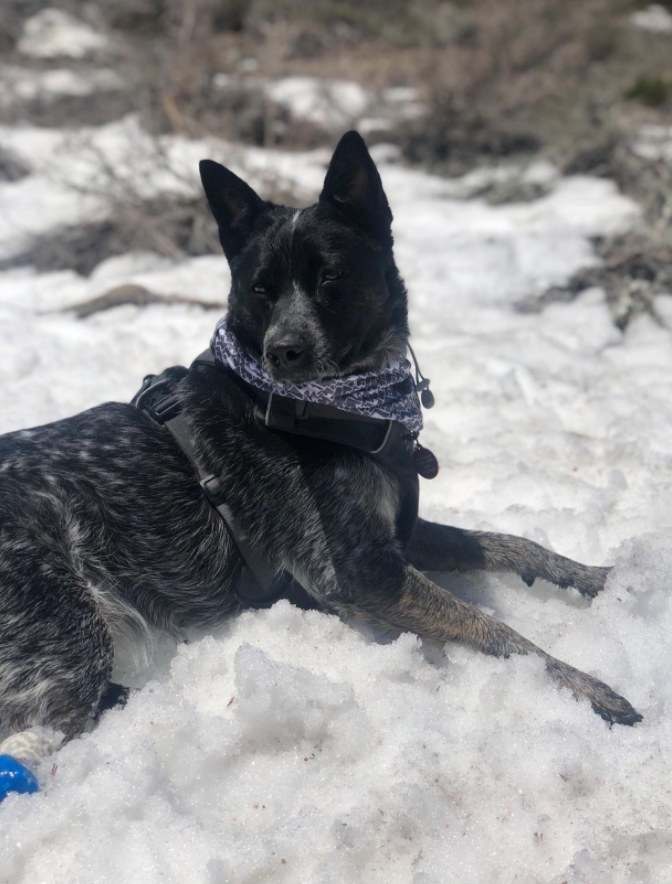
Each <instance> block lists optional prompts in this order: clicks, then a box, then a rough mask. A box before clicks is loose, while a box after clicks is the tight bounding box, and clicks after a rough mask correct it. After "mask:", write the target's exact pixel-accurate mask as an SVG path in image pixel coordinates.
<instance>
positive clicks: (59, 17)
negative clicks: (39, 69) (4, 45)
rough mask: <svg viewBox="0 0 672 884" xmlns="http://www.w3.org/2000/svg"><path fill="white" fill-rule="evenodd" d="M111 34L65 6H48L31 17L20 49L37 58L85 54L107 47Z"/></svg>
mask: <svg viewBox="0 0 672 884" xmlns="http://www.w3.org/2000/svg"><path fill="white" fill-rule="evenodd" d="M107 43H108V41H107V38H106V37H105V36H104V35H103V34H102V33H99V32H98V31H96V30H94V28H92V27H91V26H90V25H87V24H86V23H85V22H83V21H80V20H79V19H77V18H75V16H73V15H70V14H69V13H67V12H65V11H64V10H62V9H54V8H51V7H48V8H46V9H41V10H40V11H39V12H38V13H36V14H35V15H33V16H32V17H31V18H29V19H27V21H26V22H25V24H24V28H23V34H22V35H21V38H20V39H19V42H18V47H17V48H18V50H19V52H21V53H23V55H29V56H32V57H34V58H63V57H65V58H83V57H84V56H86V55H89V54H90V53H92V52H95V51H96V50H100V49H105V48H106V46H107Z"/></svg>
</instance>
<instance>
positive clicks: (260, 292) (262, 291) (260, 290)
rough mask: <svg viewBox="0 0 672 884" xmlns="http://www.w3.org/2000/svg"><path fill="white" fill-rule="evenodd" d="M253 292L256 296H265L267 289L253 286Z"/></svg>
mask: <svg viewBox="0 0 672 884" xmlns="http://www.w3.org/2000/svg"><path fill="white" fill-rule="evenodd" d="M252 291H253V292H254V293H255V295H265V294H266V292H267V289H266V286H265V285H253V286H252Z"/></svg>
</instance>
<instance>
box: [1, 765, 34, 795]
mask: <svg viewBox="0 0 672 884" xmlns="http://www.w3.org/2000/svg"><path fill="white" fill-rule="evenodd" d="M39 791H40V787H39V785H38V782H37V780H36V779H35V777H34V775H33V774H32V773H31V772H30V771H29V770H28V768H27V767H24V766H23V765H22V764H21V763H20V762H18V761H17V760H16V759H15V758H12V756H11V755H0V801H2V800H3V798H6V797H7V796H8V795H9V793H10V792H39Z"/></svg>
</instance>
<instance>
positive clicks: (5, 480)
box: [0, 133, 640, 736]
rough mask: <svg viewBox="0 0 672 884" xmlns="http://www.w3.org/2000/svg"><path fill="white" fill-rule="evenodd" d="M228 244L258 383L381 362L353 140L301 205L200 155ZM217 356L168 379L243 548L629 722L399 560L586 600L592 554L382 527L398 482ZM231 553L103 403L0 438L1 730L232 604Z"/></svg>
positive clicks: (383, 262)
mask: <svg viewBox="0 0 672 884" xmlns="http://www.w3.org/2000/svg"><path fill="white" fill-rule="evenodd" d="M201 172H202V177H203V183H204V187H205V191H206V194H207V198H208V201H209V203H210V206H211V208H212V211H213V214H214V216H215V218H216V220H217V223H218V225H219V230H220V239H221V242H222V246H223V249H224V252H225V254H226V256H227V258H228V260H229V263H230V266H231V272H232V286H231V294H230V298H229V312H228V320H227V321H228V324H229V327H230V328H231V330H233V331H234V332H235V333H236V334H237V335H238V336H239V338H240V340H241V341H242V342H243V343H244V344H246V345H247V346H248V347H249V348H250V349H251V350H253V351H254V352H256V353H257V354H258V355H260V356H261V357H263V358H264V359H265V360H266V362H267V365H268V367H269V369H270V370H271V371H272V373H273V374H274V375H275V377H276V378H278V379H291V380H297V379H299V380H303V379H317V378H320V377H322V376H327V375H334V374H339V373H341V374H345V373H349V372H351V371H354V370H362V369H367V368H373V367H380V366H382V365H384V364H386V363H387V362H388V361H389V360H390V359H391V358H392V357H394V356H396V355H399V354H405V352H406V344H407V338H408V327H407V305H406V291H405V288H404V284H403V282H402V280H401V278H400V276H399V272H398V270H397V268H396V265H395V263H394V257H393V252H392V234H391V226H390V225H391V220H392V216H391V212H390V209H389V205H388V203H387V199H386V197H385V194H384V191H383V188H382V184H381V182H380V177H379V175H378V172H377V170H376V167H375V165H374V163H373V161H372V160H371V157H370V156H369V154H368V151H367V150H366V147H365V145H364V143H363V141H362V140H361V138H360V137H359V136H358V135H357V134H356V133H348V134H347V135H345V136H344V137H343V139H342V140H341V142H340V144H339V145H338V147H337V149H336V152H335V154H334V157H333V159H332V161H331V164H330V167H329V170H328V172H327V176H326V179H325V184H324V190H323V193H322V195H321V196H320V199H319V201H318V203H317V204H316V205H314V206H311V207H310V208H307V209H304V210H301V211H299V210H296V209H290V208H287V207H283V206H276V205H272V204H269V203H265V202H263V201H262V200H261V199H260V198H259V197H258V196H257V195H256V194H255V193H254V191H253V190H252V189H251V188H250V187H249V186H248V185H247V184H245V183H244V182H243V181H241V179H239V178H237V177H236V176H235V175H234V174H233V173H231V172H230V171H228V170H226V169H224V168H223V167H221V166H219V165H217V164H216V163H213V162H211V161H209V160H208V161H204V162H203V163H202V164H201ZM216 374H217V373H216V371H215V370H214V369H212V368H208V367H207V366H201V367H198V368H195V369H193V370H192V371H191V372H190V373H189V374H188V376H187V377H186V378H185V379H184V380H182V381H181V382H180V385H179V388H178V391H179V396H180V397H181V399H182V401H183V404H184V407H185V414H186V417H187V420H188V422H189V425H190V427H191V431H192V435H193V440H194V443H195V446H196V449H197V451H198V454H199V457H200V458H201V460H202V462H203V464H204V466H205V467H206V468H208V469H210V470H211V471H212V472H213V473H214V474H215V475H217V476H218V477H219V479H220V481H221V485H222V487H223V490H224V493H225V497H226V501H227V503H228V505H229V507H230V508H231V510H232V511H233V513H234V514H235V516H236V517H237V519H238V521H239V522H240V524H241V525H242V526H243V528H244V529H245V531H246V532H247V533H248V535H249V537H250V538H251V539H252V541H253V542H254V543H255V544H256V545H257V547H258V548H259V550H260V551H261V552H262V553H263V555H264V556H265V557H266V558H267V560H268V561H269V562H270V563H272V565H273V566H274V567H275V568H277V569H278V571H280V570H285V571H287V572H289V573H290V574H291V575H292V576H293V577H294V579H295V580H296V581H298V582H299V583H300V584H301V585H302V586H303V587H305V589H306V590H307V591H308V593H309V594H310V595H311V596H312V597H313V598H314V599H315V600H316V601H317V602H318V603H319V604H321V605H323V606H325V607H326V608H329V609H331V610H335V611H343V612H351V611H354V612H358V613H363V614H366V615H368V616H370V617H372V618H375V619H377V620H379V621H381V622H383V623H389V624H392V625H393V626H396V627H397V628H400V629H412V630H414V631H416V632H418V633H420V634H422V635H427V636H429V637H433V638H436V639H438V640H441V641H446V640H448V639H457V640H461V641H466V642H469V643H471V644H472V645H474V646H476V647H479V648H481V649H482V650H483V651H485V652H487V653H495V654H501V655H508V654H510V653H527V652H530V651H531V652H535V653H538V654H541V656H543V657H544V659H545V660H546V662H547V668H548V671H549V674H550V675H551V676H552V677H553V678H554V679H555V680H556V681H557V682H558V683H559V684H561V685H564V686H567V687H569V688H570V689H571V690H572V691H573V693H574V694H575V696H577V697H586V698H588V699H589V700H590V701H591V703H592V705H593V707H594V708H595V710H596V711H597V712H598V713H599V714H600V715H602V716H603V717H604V718H606V719H608V720H609V721H618V722H621V723H626V724H632V723H634V722H635V721H637V720H639V718H640V716H639V715H638V713H637V712H636V711H635V710H634V709H633V708H632V707H631V706H630V704H629V703H628V702H627V701H626V700H624V699H623V698H622V697H620V696H618V694H616V693H614V692H613V691H612V690H611V689H610V688H608V687H607V686H606V685H604V684H603V683H602V682H599V681H598V680H597V679H594V678H592V677H591V676H587V675H585V674H583V673H581V672H579V671H578V670H575V669H572V667H569V666H567V664H564V663H561V662H560V661H557V660H554V659H553V658H551V657H549V656H548V655H546V654H545V653H544V652H542V651H540V650H539V649H538V648H536V647H535V646H534V645H533V644H532V643H531V642H529V641H527V640H526V639H524V638H523V637H522V636H519V635H518V634H517V633H515V632H514V631H513V630H511V629H509V627H507V626H505V625H504V624H501V623H499V622H498V621H496V620H494V619H493V618H491V617H488V616H487V615H485V614H483V613H482V612H481V611H478V610H476V609H473V608H470V607H469V606H468V605H466V604H464V603H463V602H460V601H459V600H457V599H455V598H454V597H453V596H452V595H450V593H448V592H447V591H445V590H443V589H440V588H439V587H437V586H435V585H434V584H432V583H431V582H430V581H429V580H428V579H427V578H426V577H424V575H422V574H421V573H420V571H418V570H416V567H415V566H417V567H418V568H424V569H442V568H443V569H462V568H491V569H498V568H509V569H512V570H514V571H516V572H517V573H519V574H520V575H521V576H522V577H523V579H524V580H525V581H526V582H528V583H530V582H532V581H533V580H534V579H535V577H537V576H540V577H543V578H545V579H550V580H554V581H555V582H556V583H558V584H559V585H560V586H567V585H573V586H576V587H577V588H578V589H579V591H581V592H582V593H584V594H585V595H588V596H593V595H594V594H595V593H596V592H597V591H599V590H600V589H601V588H602V586H603V585H604V580H605V578H606V575H607V572H608V569H604V568H601V569H600V568H588V567H586V566H583V565H580V564H578V563H575V562H571V561H570V560H568V559H564V558H562V557H561V556H557V555H555V554H554V553H551V552H548V551H547V550H543V549H542V548H541V547H539V546H537V545H536V544H532V543H531V542H529V541H525V540H522V539H519V538H513V537H507V536H503V535H492V534H482V533H476V532H466V531H463V530H461V529H457V528H447V527H444V526H439V525H431V524H429V523H427V522H424V521H423V520H418V522H417V523H416V526H415V530H414V533H413V537H412V539H411V541H410V543H408V544H407V545H404V543H402V540H401V539H400V538H399V537H398V536H396V529H395V525H396V519H397V513H398V508H399V489H398V487H397V484H396V479H395V477H394V475H393V474H392V473H390V472H388V471H387V470H386V468H385V467H384V466H381V465H380V464H379V463H378V462H376V461H375V460H373V459H372V458H370V457H369V456H367V455H365V454H362V453H360V452H357V451H355V450H353V449H349V448H344V447H341V446H338V445H335V444H332V443H328V442H319V441H310V440H306V439H302V438H299V437H293V436H288V435H286V434H282V433H276V432H273V431H269V430H267V429H266V428H265V427H264V426H263V424H262V423H261V421H260V419H259V415H258V414H257V413H256V412H255V409H254V407H253V405H252V404H251V402H250V401H249V400H248V399H247V398H246V397H245V396H244V395H243V394H242V393H238V392H237V391H236V390H235V389H233V388H232V387H230V386H229V385H218V383H217V379H216ZM238 564H239V561H238V554H237V551H236V549H235V548H234V547H233V545H232V543H231V540H230V537H229V535H228V533H227V531H226V529H225V527H224V525H223V523H222V522H221V521H220V519H219V517H218V516H217V514H216V513H215V512H214V510H213V509H212V508H211V506H210V505H209V504H208V502H207V501H206V499H205V497H204V496H203V494H202V492H201V489H200V487H199V485H198V483H197V482H196V480H195V477H194V474H193V471H192V468H191V466H190V464H189V462H188V461H187V459H186V458H185V456H184V455H183V453H182V452H181V450H180V449H179V448H178V447H177V445H176V443H175V442H174V440H173V439H172V437H171V436H170V435H169V434H168V433H167V432H166V431H165V430H164V429H162V428H160V427H158V426H156V425H154V424H153V423H152V422H151V421H150V420H148V419H147V418H146V417H145V416H144V415H143V414H141V413H139V412H138V411H136V410H135V409H134V408H132V407H131V406H129V405H121V404H107V405H101V406H99V407H98V408H94V409H91V410H90V411H86V412H84V413H82V414H80V415H77V416H76V417H73V418H70V419H67V420H63V421H60V422H58V423H54V424H51V425H49V426H45V427H40V428H37V429H33V430H28V431H23V432H18V433H12V434H10V435H7V436H5V437H3V438H2V439H0V728H2V729H3V730H6V731H12V730H13V731H18V730H21V729H26V728H30V727H32V726H34V725H47V726H49V727H51V728H54V729H57V730H62V731H63V732H64V733H65V734H66V736H72V735H73V734H75V733H77V732H78V731H79V730H80V729H81V728H82V727H83V726H84V724H85V722H86V720H87V718H88V717H89V716H90V715H91V714H92V712H93V711H95V710H97V709H98V708H99V705H100V704H101V701H102V703H103V705H104V704H105V702H106V701H107V700H108V699H109V698H110V696H111V695H110V693H109V687H108V686H109V678H110V672H111V666H112V661H113V645H114V643H115V640H116V639H117V638H118V637H120V636H121V637H123V636H125V635H128V634H129V633H130V634H133V633H137V634H138V635H139V636H141V634H142V633H143V631H145V630H146V629H147V628H157V629H162V630H171V631H173V632H179V631H180V630H181V629H183V628H185V627H187V626H193V625H204V624H209V623H216V622H217V621H220V620H221V619H222V618H225V617H227V616H230V615H231V614H233V613H234V612H235V611H236V610H237V609H238V607H239V605H238V602H237V600H236V596H235V594H234V593H233V592H232V581H233V579H234V578H235V575H236V572H237V567H238Z"/></svg>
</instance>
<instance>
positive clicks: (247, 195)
mask: <svg viewBox="0 0 672 884" xmlns="http://www.w3.org/2000/svg"><path fill="white" fill-rule="evenodd" d="M198 168H199V170H200V173H201V181H202V182H203V189H204V190H205V195H206V197H207V198H208V203H209V204H210V209H211V211H212V214H213V215H214V216H215V220H216V221H217V225H218V227H219V241H220V242H221V244H222V248H223V249H224V254H225V255H226V257H227V260H228V261H229V262H230V261H231V259H232V258H234V257H235V256H236V255H237V254H238V252H239V251H240V250H241V249H242V248H243V246H244V245H245V242H246V241H247V238H248V237H249V235H250V233H251V231H252V226H253V225H254V222H255V220H256V218H257V216H258V215H259V213H260V212H261V210H262V209H263V208H264V202H263V200H262V199H261V198H260V197H259V196H257V194H256V193H255V192H254V191H253V190H252V188H251V187H250V186H249V184H246V183H245V182H244V181H243V179H242V178H239V177H238V176H237V175H234V173H233V172H231V171H229V169H226V168H225V167H224V166H220V164H219V163H215V162H214V161H213V160H201V162H200V163H199V165H198Z"/></svg>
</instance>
